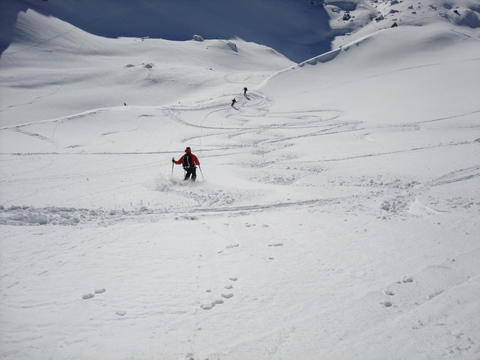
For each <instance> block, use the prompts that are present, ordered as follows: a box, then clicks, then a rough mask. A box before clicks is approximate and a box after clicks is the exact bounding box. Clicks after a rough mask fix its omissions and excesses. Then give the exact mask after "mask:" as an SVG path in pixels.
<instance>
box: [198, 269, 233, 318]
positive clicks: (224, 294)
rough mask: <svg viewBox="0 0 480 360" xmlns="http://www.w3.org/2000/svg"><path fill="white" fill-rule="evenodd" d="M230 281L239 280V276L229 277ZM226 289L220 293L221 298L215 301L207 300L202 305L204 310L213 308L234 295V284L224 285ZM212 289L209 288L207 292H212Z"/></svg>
mask: <svg viewBox="0 0 480 360" xmlns="http://www.w3.org/2000/svg"><path fill="white" fill-rule="evenodd" d="M229 280H230V281H232V282H235V281H238V278H236V277H231V278H229ZM224 289H225V291H222V292H221V294H220V298H219V299H216V300H214V301H207V302H204V303H203V304H201V305H200V307H201V308H202V309H203V310H212V309H213V308H214V307H215V306H217V305H221V304H224V303H225V301H226V300H228V299H231V298H232V297H233V292H232V289H233V285H232V284H231V283H229V284H227V285H225V286H224ZM210 292H211V290H207V293H210Z"/></svg>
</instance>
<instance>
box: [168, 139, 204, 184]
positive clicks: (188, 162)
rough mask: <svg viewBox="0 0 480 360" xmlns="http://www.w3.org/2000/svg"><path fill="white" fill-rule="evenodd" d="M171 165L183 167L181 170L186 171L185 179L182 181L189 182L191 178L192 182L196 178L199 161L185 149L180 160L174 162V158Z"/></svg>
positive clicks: (190, 151) (189, 150)
mask: <svg viewBox="0 0 480 360" xmlns="http://www.w3.org/2000/svg"><path fill="white" fill-rule="evenodd" d="M172 163H174V164H177V165H182V166H183V169H184V170H185V171H186V173H185V179H183V180H189V179H190V176H191V177H192V181H195V179H196V178H197V165H198V166H200V161H198V158H197V157H196V156H195V155H193V154H192V150H191V149H190V148H189V147H187V148H186V149H185V155H183V156H182V157H181V158H180V159H178V160H175V158H172Z"/></svg>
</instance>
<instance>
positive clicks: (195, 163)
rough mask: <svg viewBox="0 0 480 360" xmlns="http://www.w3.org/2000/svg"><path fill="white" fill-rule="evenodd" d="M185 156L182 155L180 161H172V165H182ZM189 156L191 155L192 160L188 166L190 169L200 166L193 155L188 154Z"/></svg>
mask: <svg viewBox="0 0 480 360" xmlns="http://www.w3.org/2000/svg"><path fill="white" fill-rule="evenodd" d="M186 155H187V154H185V155H183V156H182V157H181V158H180V159H178V160H176V161H174V163H175V164H177V165H182V164H183V158H184V157H185V156H186ZM190 155H191V159H192V161H191V162H192V163H191V164H190V169H191V168H194V167H195V165H200V161H198V158H197V157H196V156H195V155H193V154H192V153H190Z"/></svg>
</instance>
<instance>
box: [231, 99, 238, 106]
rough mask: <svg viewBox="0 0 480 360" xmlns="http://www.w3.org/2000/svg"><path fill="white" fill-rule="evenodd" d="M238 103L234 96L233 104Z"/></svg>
mask: <svg viewBox="0 0 480 360" xmlns="http://www.w3.org/2000/svg"><path fill="white" fill-rule="evenodd" d="M236 103H237V99H235V98H233V99H232V106H234V105H235V104H236Z"/></svg>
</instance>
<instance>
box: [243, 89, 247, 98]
mask: <svg viewBox="0 0 480 360" xmlns="http://www.w3.org/2000/svg"><path fill="white" fill-rule="evenodd" d="M247 90H248V89H247V88H246V87H244V88H243V96H245V97H247Z"/></svg>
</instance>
